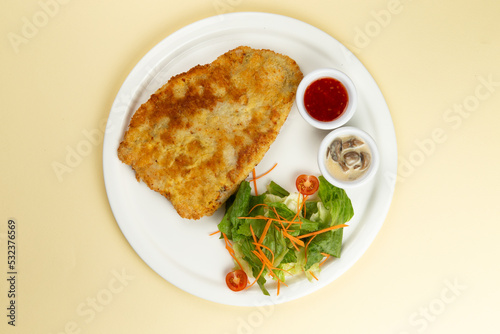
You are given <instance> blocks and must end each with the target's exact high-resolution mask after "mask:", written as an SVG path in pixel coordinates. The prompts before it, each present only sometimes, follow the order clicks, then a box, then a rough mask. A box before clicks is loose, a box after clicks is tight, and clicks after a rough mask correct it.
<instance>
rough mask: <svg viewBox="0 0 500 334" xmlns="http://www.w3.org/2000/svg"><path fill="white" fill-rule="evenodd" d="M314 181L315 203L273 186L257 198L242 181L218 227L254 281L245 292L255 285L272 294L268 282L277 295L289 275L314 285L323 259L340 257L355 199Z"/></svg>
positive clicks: (326, 184) (265, 292) (241, 267)
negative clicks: (274, 283)
mask: <svg viewBox="0 0 500 334" xmlns="http://www.w3.org/2000/svg"><path fill="white" fill-rule="evenodd" d="M315 179H316V178H315ZM316 180H317V183H319V185H318V186H317V196H314V199H312V200H311V199H309V196H308V195H305V194H303V193H302V194H301V193H300V192H294V193H290V192H288V191H287V190H285V189H284V188H283V187H281V186H280V185H278V184H276V183H275V182H271V183H270V184H269V185H268V187H267V191H266V192H265V193H263V194H259V195H257V196H255V195H252V194H251V186H250V183H249V182H247V181H243V182H242V183H241V185H240V187H239V190H238V191H237V192H236V194H234V195H233V196H232V197H231V198H230V199H229V200H228V201H227V203H226V213H225V215H224V217H223V219H222V221H221V222H220V223H219V224H218V228H219V231H220V232H221V238H224V239H225V242H226V248H227V249H228V250H229V252H230V254H231V256H232V257H233V258H234V260H235V262H236V265H237V266H238V267H240V268H238V269H239V270H240V271H241V270H243V271H245V273H246V274H247V275H248V276H249V277H253V278H254V281H253V282H252V283H250V284H249V285H246V282H247V281H246V278H245V288H247V287H249V286H251V285H253V284H254V283H257V284H258V285H259V287H260V289H261V290H262V292H263V293H264V294H265V295H269V292H268V291H267V289H266V286H265V285H266V277H267V278H268V279H272V280H275V281H277V284H278V293H279V287H280V284H282V283H285V277H286V276H287V275H295V274H298V273H302V272H304V273H305V274H306V276H307V277H308V279H310V280H311V279H313V278H316V275H317V274H318V273H319V270H320V264H321V263H322V262H323V261H324V260H325V259H327V258H328V257H330V256H333V257H336V258H338V257H340V252H341V248H342V236H343V228H344V227H346V226H347V225H345V223H347V222H348V221H349V220H350V219H351V218H352V216H353V215H354V210H353V207H352V204H351V200H350V199H349V197H348V196H347V194H346V192H345V191H344V190H343V189H340V188H337V187H335V186H333V185H331V184H330V183H328V182H327V181H326V180H325V178H323V177H322V176H320V177H319V178H317V179H316ZM318 181H319V182H318ZM316 279H317V278H316ZM228 285H229V283H228ZM230 288H231V287H230ZM233 290H234V289H233ZM235 291H237V290H235Z"/></svg>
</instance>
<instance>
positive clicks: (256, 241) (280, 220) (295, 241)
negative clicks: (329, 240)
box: [210, 164, 348, 295]
mask: <svg viewBox="0 0 500 334" xmlns="http://www.w3.org/2000/svg"><path fill="white" fill-rule="evenodd" d="M276 166H277V164H275V165H274V166H273V167H272V168H271V169H270V170H269V171H267V172H266V173H264V174H262V175H260V176H258V177H256V171H255V168H254V169H253V170H252V176H253V178H252V179H251V180H250V181H249V182H253V185H254V191H255V195H256V196H258V191H257V182H256V180H258V179H260V178H261V177H263V176H265V175H267V174H268V173H270V172H271V171H272V170H273V169H274V168H275V167H276ZM308 197H309V196H308V195H304V194H300V193H299V195H298V198H297V212H296V213H295V216H294V217H293V218H292V219H291V220H290V219H287V218H284V217H282V216H280V215H279V213H278V210H277V209H276V207H275V206H272V207H271V206H270V205H268V204H265V203H260V204H256V205H255V206H253V207H252V208H251V209H250V210H249V212H248V214H250V213H251V212H252V211H253V210H255V209H256V208H257V207H264V208H266V212H269V213H271V212H272V213H274V216H273V214H269V215H270V216H273V217H266V216H264V215H262V214H261V215H256V216H253V217H238V219H253V220H262V221H265V222H266V224H265V226H264V229H263V231H262V233H261V234H260V235H259V236H257V235H256V234H255V231H254V229H253V226H252V224H250V232H251V235H252V239H253V243H252V244H253V245H254V247H255V248H254V249H253V250H251V253H252V254H253V255H254V256H255V257H256V258H257V259H258V260H259V261H260V262H261V264H262V267H261V268H260V271H259V274H258V275H257V276H256V277H255V280H254V281H253V282H252V283H251V284H249V285H247V286H246V288H245V289H248V288H250V287H251V286H253V285H254V284H255V283H256V282H257V281H258V280H259V278H260V277H261V276H262V275H263V273H264V270H266V268H267V269H268V271H269V273H266V275H270V276H271V277H272V278H274V279H276V280H277V295H279V294H280V289H281V284H283V285H285V286H287V285H286V284H285V282H284V280H282V279H280V278H279V277H278V275H277V272H276V271H277V270H280V271H283V272H284V273H287V274H289V275H291V274H290V273H289V272H287V271H286V270H284V269H282V268H277V267H275V266H274V262H275V254H274V252H273V250H272V249H271V248H270V247H268V246H266V245H264V240H265V238H266V235H267V233H268V232H269V228H270V227H271V225H274V228H276V230H278V231H280V232H281V233H282V234H283V237H285V238H287V239H288V240H289V241H290V243H291V245H292V246H293V247H294V248H295V250H297V251H300V248H299V247H304V251H305V260H306V262H307V251H308V247H309V245H310V244H311V242H312V241H313V239H314V238H315V237H316V236H317V235H319V234H321V233H325V232H328V231H332V230H336V229H339V228H343V227H347V226H348V225H346V224H339V225H335V226H330V227H327V228H325V229H322V230H319V231H315V232H312V233H307V234H304V235H299V236H293V235H292V234H290V233H289V232H288V231H289V228H290V227H291V226H292V224H299V225H302V223H303V221H302V219H301V217H306V215H307V207H306V202H307V199H308ZM217 233H220V231H216V232H213V233H211V234H210V235H215V234H217ZM222 235H223V236H224V241H225V243H226V249H227V250H228V252H229V254H230V255H231V256H232V257H233V258H234V260H235V261H236V263H238V265H239V266H240V268H243V267H242V265H241V264H240V262H239V261H238V259H237V258H236V256H235V252H234V249H233V248H232V244H231V242H230V241H229V239H228V238H227V236H226V235H225V234H224V233H222ZM309 237H310V238H309ZM305 238H309V239H308V240H307V241H304V240H303V239H305ZM265 251H267V252H269V253H266V252H265ZM266 254H267V255H266ZM268 255H269V256H268ZM321 255H323V256H324V259H322V261H321V262H320V263H319V265H320V266H321V265H323V264H324V263H325V262H326V260H328V259H329V258H330V254H326V253H321ZM308 273H310V274H311V276H312V277H314V278H315V279H316V280H318V278H317V277H316V276H315V274H314V273H313V272H312V271H310V270H309V271H308Z"/></svg>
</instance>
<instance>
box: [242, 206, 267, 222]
mask: <svg viewBox="0 0 500 334" xmlns="http://www.w3.org/2000/svg"><path fill="white" fill-rule="evenodd" d="M258 206H264V207H266V208H268V207H269V205H267V204H265V203H260V204H256V205H254V207H253V208H251V209H250V211H248V213H250V212H252V211H253V209H255V208H256V207H258ZM238 218H239V219H245V217H238Z"/></svg>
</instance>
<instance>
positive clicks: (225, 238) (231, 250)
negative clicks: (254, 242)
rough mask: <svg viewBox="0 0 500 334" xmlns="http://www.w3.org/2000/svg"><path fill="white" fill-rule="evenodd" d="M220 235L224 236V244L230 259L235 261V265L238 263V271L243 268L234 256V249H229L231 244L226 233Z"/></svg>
mask: <svg viewBox="0 0 500 334" xmlns="http://www.w3.org/2000/svg"><path fill="white" fill-rule="evenodd" d="M222 235H223V236H224V242H225V243H226V249H227V251H228V252H229V255H231V257H232V258H233V259H234V260H235V261H236V263H238V265H239V266H240V269H243V266H242V265H241V263H240V261H238V259H237V258H236V256H235V255H234V249H233V248H232V247H231V244H230V243H229V240H228V238H227V236H226V233H222Z"/></svg>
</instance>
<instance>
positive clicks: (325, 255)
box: [319, 253, 330, 266]
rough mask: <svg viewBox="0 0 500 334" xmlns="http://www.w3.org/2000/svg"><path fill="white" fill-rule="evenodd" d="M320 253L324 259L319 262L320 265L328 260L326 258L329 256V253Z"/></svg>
mask: <svg viewBox="0 0 500 334" xmlns="http://www.w3.org/2000/svg"><path fill="white" fill-rule="evenodd" d="M321 255H323V256H324V257H325V259H324V260H323V261H321V262H320V263H319V265H320V266H322V265H323V263H325V262H326V260H328V258H329V257H330V254H325V253H321Z"/></svg>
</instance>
